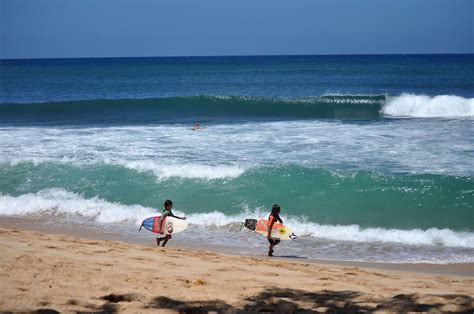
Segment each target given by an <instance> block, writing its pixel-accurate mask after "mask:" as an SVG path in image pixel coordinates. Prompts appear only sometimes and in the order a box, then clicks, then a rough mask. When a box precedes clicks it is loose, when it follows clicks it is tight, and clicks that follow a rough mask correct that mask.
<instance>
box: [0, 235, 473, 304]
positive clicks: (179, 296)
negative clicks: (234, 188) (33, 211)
mask: <svg viewBox="0 0 474 314" xmlns="http://www.w3.org/2000/svg"><path fill="white" fill-rule="evenodd" d="M0 249H1V252H2V253H1V257H0V268H1V272H0V276H1V278H0V283H1V284H0V285H1V287H0V289H1V291H2V293H1V297H0V311H14V312H17V311H38V310H40V311H41V310H42V311H45V310H46V309H50V310H54V311H59V312H76V311H87V312H133V313H137V312H138V313H139V312H179V311H181V312H192V313H207V312H226V313H227V312H229V313H236V312H254V311H255V312H257V311H265V312H267V311H269V312H285V313H288V312H308V313H311V312H370V311H381V312H387V311H389V312H390V311H392V312H393V311H396V312H406V311H426V312H448V311H451V312H460V311H465V312H470V313H472V312H473V310H474V299H473V292H474V278H473V277H472V276H452V275H440V274H426V273H417V272H403V271H393V270H380V269H371V268H363V267H349V266H341V265H326V264H313V263H307V262H301V261H290V260H282V259H271V258H267V257H250V256H231V255H225V254H217V253H212V252H207V251H192V250H187V249H186V250H185V249H176V248H164V249H163V248H157V247H152V246H143V245H138V244H132V243H125V242H119V241H109V240H88V239H83V238H76V237H72V236H69V235H61V234H47V233H42V232H38V231H26V230H12V229H0Z"/></svg>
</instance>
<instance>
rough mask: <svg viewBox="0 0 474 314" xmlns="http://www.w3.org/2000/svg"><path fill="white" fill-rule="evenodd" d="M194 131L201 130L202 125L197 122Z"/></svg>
mask: <svg viewBox="0 0 474 314" xmlns="http://www.w3.org/2000/svg"><path fill="white" fill-rule="evenodd" d="M192 130H193V131H197V130H201V124H200V123H199V122H196V124H194V127H193V128H192Z"/></svg>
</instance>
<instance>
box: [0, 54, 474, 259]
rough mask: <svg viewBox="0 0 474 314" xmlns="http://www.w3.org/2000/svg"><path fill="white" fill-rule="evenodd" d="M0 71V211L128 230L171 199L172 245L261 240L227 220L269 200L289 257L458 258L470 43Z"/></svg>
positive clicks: (468, 137) (468, 127)
mask: <svg viewBox="0 0 474 314" xmlns="http://www.w3.org/2000/svg"><path fill="white" fill-rule="evenodd" d="M0 74H1V79H2V88H0V102H1V103H0V193H1V194H0V214H1V215H7V216H18V215H19V216H23V215H39V216H41V217H44V218H45V219H48V220H51V221H54V220H56V219H75V220H77V219H79V221H83V223H84V224H85V225H91V224H99V225H102V226H107V228H113V227H111V226H115V227H116V228H118V227H120V228H124V232H130V234H131V236H132V235H133V233H134V232H135V227H134V226H135V225H136V224H139V223H140V222H141V220H142V219H144V218H146V217H148V216H151V215H154V213H156V212H157V211H159V210H160V208H161V206H162V203H163V201H164V200H165V199H172V200H173V201H174V202H175V205H176V206H175V207H176V210H177V212H180V213H182V214H186V215H187V217H188V221H189V222H190V223H191V228H189V230H187V231H186V232H185V233H183V234H181V235H180V237H181V238H182V239H191V238H192V239H195V238H196V237H200V236H201V237H202V235H203V234H205V237H204V238H203V239H201V240H202V241H206V242H208V243H212V244H215V245H222V243H221V242H222V237H227V238H229V239H228V240H226V245H229V246H230V247H233V248H235V249H236V250H244V251H245V250H246V249H247V248H249V247H254V246H253V244H254V243H257V244H258V245H257V246H255V249H257V248H258V247H260V246H262V245H263V246H264V243H260V242H259V240H262V239H263V238H262V239H259V238H258V239H254V240H252V239H253V238H252V234H245V233H238V229H239V228H238V224H239V222H240V221H242V220H243V219H244V218H251V217H266V216H267V215H268V210H269V208H270V207H271V205H272V204H274V203H278V204H280V205H281V206H282V207H283V218H284V220H285V222H287V223H288V224H289V225H291V226H292V227H293V229H295V230H296V232H297V233H298V234H299V235H301V238H300V239H299V240H298V242H297V241H296V240H295V241H292V243H291V244H285V246H286V247H285V250H286V251H288V252H292V254H295V255H299V256H308V257H319V258H334V259H345V260H347V259H358V260H361V259H362V260H377V261H391V262H406V261H411V262H420V261H425V262H426V261H428V262H434V263H444V262H466V261H468V262H469V261H470V262H472V261H473V260H472V256H474V255H473V253H474V251H473V250H474V244H473V243H474V184H473V182H472V175H473V169H474V168H473V167H472V160H474V159H473V157H474V141H473V138H474V137H473V133H474V132H473V131H474V128H473V117H474V99H473V98H472V97H473V95H474V89H473V86H472V82H473V81H474V57H473V56H472V55H436V56H429V55H427V56H307V57H238V58H230V57H229V58H227V57H226V58H221V57H212V58H138V59H133V58H128V59H63V60H59V59H58V60H2V61H1V64H0ZM195 121H200V122H201V123H202V124H203V125H204V127H205V128H204V129H203V130H201V131H192V130H191V128H192V126H193V123H194V122H195ZM127 226H129V227H127ZM199 230H200V231H199ZM204 230H205V231H206V232H204V233H203V232H202V231H204ZM198 231H199V232H198ZM263 240H264V239H263ZM255 241H257V242H255ZM249 243H252V245H249Z"/></svg>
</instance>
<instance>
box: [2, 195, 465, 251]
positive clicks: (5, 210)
mask: <svg viewBox="0 0 474 314" xmlns="http://www.w3.org/2000/svg"><path fill="white" fill-rule="evenodd" d="M44 212H47V213H51V214H54V213H56V214H61V213H63V214H64V213H66V214H77V215H80V216H83V217H88V218H91V219H93V220H94V221H96V222H99V223H119V222H125V221H129V222H133V223H135V224H136V225H139V224H140V223H141V222H142V220H143V219H145V218H147V217H151V216H154V215H156V214H157V210H156V209H153V208H150V207H144V206H141V205H124V204H120V203H113V202H108V201H106V200H103V199H100V198H98V197H93V198H85V197H83V196H82V195H80V194H77V193H73V192H69V191H66V190H64V189H46V190H42V191H39V192H37V193H28V194H23V195H20V196H18V197H13V196H10V195H0V215H5V216H18V215H20V216H21V215H29V214H41V213H44ZM176 213H177V214H179V215H183V213H180V212H179V211H176ZM264 216H265V215H264V212H263V211H261V210H258V209H257V210H256V211H253V212H250V211H248V210H246V211H244V212H241V213H239V214H235V215H226V214H224V213H221V212H218V211H214V212H209V213H194V214H189V215H187V221H188V222H189V223H190V224H194V225H198V226H203V227H210V226H215V227H225V226H227V225H231V224H235V223H241V222H243V221H244V220H245V219H246V218H257V217H264ZM283 219H284V221H285V224H286V225H288V226H290V227H292V229H293V230H294V231H295V233H297V234H298V235H299V236H310V237H314V238H319V239H329V240H335V241H353V242H387V243H400V244H410V245H429V246H447V247H463V248H474V233H472V232H458V231H453V230H450V229H438V228H430V229H427V230H421V229H412V230H399V229H384V228H367V229H362V228H360V227H359V226H357V225H348V226H342V225H341V226H339V225H337V226H334V225H321V224H317V223H314V222H308V221H305V220H304V219H302V218H298V217H285V216H283Z"/></svg>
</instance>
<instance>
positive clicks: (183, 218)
mask: <svg viewBox="0 0 474 314" xmlns="http://www.w3.org/2000/svg"><path fill="white" fill-rule="evenodd" d="M170 217H174V218H176V219H181V220H186V217H178V216H175V215H174V214H173V213H171V215H170Z"/></svg>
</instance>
